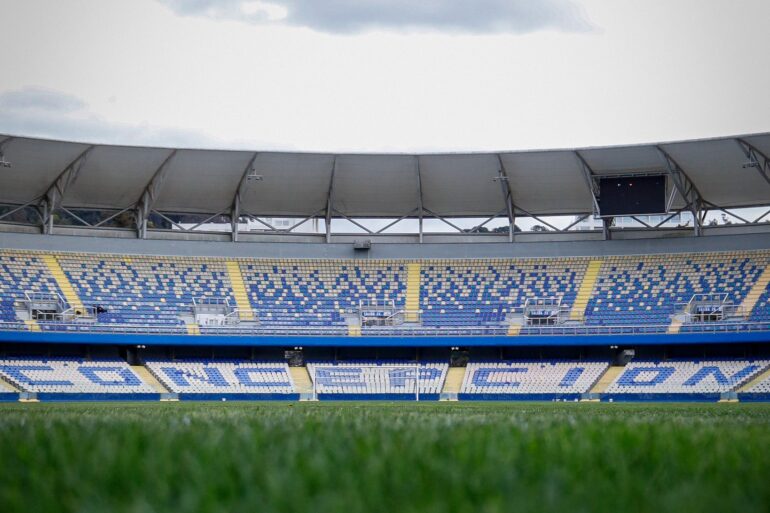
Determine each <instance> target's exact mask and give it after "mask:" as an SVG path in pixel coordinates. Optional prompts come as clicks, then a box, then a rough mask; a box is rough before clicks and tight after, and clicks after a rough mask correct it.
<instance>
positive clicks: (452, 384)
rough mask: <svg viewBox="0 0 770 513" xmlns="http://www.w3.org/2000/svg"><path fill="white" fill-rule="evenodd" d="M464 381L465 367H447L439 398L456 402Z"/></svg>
mask: <svg viewBox="0 0 770 513" xmlns="http://www.w3.org/2000/svg"><path fill="white" fill-rule="evenodd" d="M464 379H465V367H449V370H448V371H447V375H446V379H445V380H444V387H443V388H442V389H441V396H442V397H444V398H446V400H450V401H456V400H457V394H459V393H460V389H461V388H462V386H463V380H464Z"/></svg>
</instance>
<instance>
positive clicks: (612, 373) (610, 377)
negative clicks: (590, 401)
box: [589, 365, 625, 394]
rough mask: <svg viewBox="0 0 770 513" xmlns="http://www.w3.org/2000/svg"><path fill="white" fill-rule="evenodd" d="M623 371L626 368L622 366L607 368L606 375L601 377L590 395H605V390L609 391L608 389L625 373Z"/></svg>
mask: <svg viewBox="0 0 770 513" xmlns="http://www.w3.org/2000/svg"><path fill="white" fill-rule="evenodd" d="M623 369H625V367H623V366H621V365H611V366H610V367H608V368H607V370H606V371H604V374H602V375H601V376H599V379H598V380H596V383H594V386H593V387H591V390H590V392H589V393H590V394H603V393H604V391H605V390H607V387H608V386H610V385H611V384H612V382H613V381H615V380H616V379H617V378H618V376H620V374H621V373H622V372H623Z"/></svg>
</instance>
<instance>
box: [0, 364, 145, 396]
mask: <svg viewBox="0 0 770 513" xmlns="http://www.w3.org/2000/svg"><path fill="white" fill-rule="evenodd" d="M0 376H1V377H2V378H3V379H5V380H6V381H8V382H9V383H11V384H12V385H14V386H15V387H16V388H18V389H19V390H22V391H24V392H37V393H67V394H143V393H146V394H152V393H154V392H155V391H154V390H153V389H152V387H150V386H149V385H147V384H145V383H144V382H143V381H142V380H141V379H140V378H139V376H137V375H136V374H134V372H133V371H132V370H131V368H130V367H129V366H128V364H126V362H124V361H123V360H118V359H109V360H82V359H76V358H6V359H3V360H0Z"/></svg>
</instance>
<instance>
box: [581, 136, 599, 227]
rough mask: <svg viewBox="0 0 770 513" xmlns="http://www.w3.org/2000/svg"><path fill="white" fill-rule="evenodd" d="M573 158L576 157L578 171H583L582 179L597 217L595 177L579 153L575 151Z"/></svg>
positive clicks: (597, 189)
mask: <svg viewBox="0 0 770 513" xmlns="http://www.w3.org/2000/svg"><path fill="white" fill-rule="evenodd" d="M575 157H577V160H578V162H579V163H580V170H581V171H583V178H584V179H585V181H586V186H587V187H588V192H589V193H591V200H592V201H593V204H594V214H595V215H597V216H598V215H599V214H600V212H599V184H598V183H597V182H596V181H597V177H596V174H595V173H594V170H593V169H591V166H589V165H588V162H586V160H585V159H584V158H583V156H582V155H581V154H580V152H579V151H575Z"/></svg>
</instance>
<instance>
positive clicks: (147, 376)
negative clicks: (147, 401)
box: [131, 365, 171, 394]
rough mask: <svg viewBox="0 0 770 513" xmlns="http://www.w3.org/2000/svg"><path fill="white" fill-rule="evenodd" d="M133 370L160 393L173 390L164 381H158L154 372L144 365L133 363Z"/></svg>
mask: <svg viewBox="0 0 770 513" xmlns="http://www.w3.org/2000/svg"><path fill="white" fill-rule="evenodd" d="M131 370H132V371H134V374H136V375H137V376H139V379H141V380H142V381H144V382H145V383H146V384H148V385H150V386H151V387H152V388H153V389H154V390H155V391H156V392H158V393H159V394H169V393H171V391H170V390H169V389H168V388H166V387H165V386H164V385H163V383H161V382H160V381H158V378H156V377H155V376H153V375H152V373H151V372H150V371H149V369H147V367H145V366H144V365H132V366H131Z"/></svg>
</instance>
